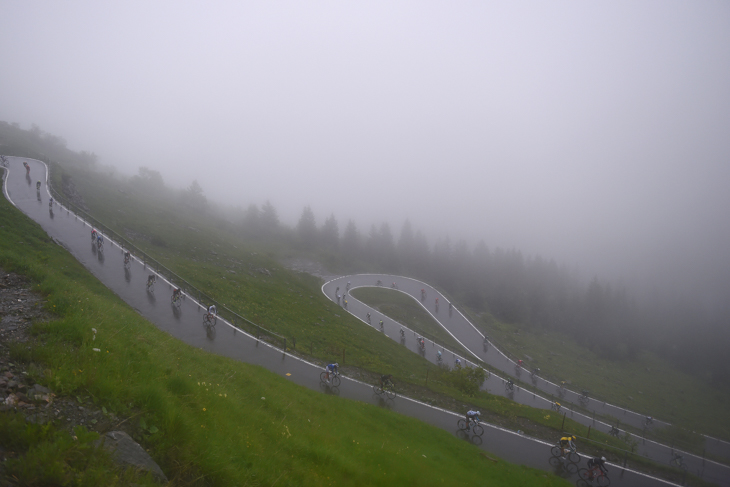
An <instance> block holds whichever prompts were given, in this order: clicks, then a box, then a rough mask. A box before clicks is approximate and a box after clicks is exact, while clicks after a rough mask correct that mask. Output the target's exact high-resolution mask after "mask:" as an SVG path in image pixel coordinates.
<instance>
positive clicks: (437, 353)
mask: <svg viewBox="0 0 730 487" xmlns="http://www.w3.org/2000/svg"><path fill="white" fill-rule="evenodd" d="M436 360H438V361H439V362H441V350H439V351H438V352H436Z"/></svg>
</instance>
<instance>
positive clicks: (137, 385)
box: [0, 200, 564, 485]
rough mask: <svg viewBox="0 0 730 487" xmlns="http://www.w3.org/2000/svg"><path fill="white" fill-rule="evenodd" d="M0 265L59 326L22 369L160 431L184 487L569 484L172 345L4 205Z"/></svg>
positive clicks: (40, 330) (50, 326) (26, 356)
mask: <svg viewBox="0 0 730 487" xmlns="http://www.w3.org/2000/svg"><path fill="white" fill-rule="evenodd" d="M19 241H22V242H24V244H23V245H18V244H17V242H19ZM0 256H2V257H0V265H2V266H3V267H4V268H6V270H13V271H16V272H20V273H23V274H26V275H28V276H29V277H30V278H31V279H32V280H33V282H34V283H35V287H36V289H37V290H38V291H40V292H41V293H43V294H45V295H46V297H47V307H48V309H49V310H50V311H52V312H54V313H55V314H56V315H57V316H58V320H56V321H53V322H51V323H43V324H41V323H39V324H36V325H34V328H33V330H34V333H35V334H36V335H37V338H39V342H40V344H39V345H37V346H35V347H33V348H31V349H30V350H28V349H27V348H25V347H16V348H14V349H13V356H14V360H18V361H25V362H33V363H35V364H39V366H38V367H35V368H34V369H33V370H35V371H36V372H35V377H33V379H35V380H37V381H38V382H39V383H43V384H46V385H48V386H50V387H52V388H53V389H54V390H55V391H56V392H57V393H59V394H88V395H90V396H91V397H93V400H94V401H95V402H96V404H97V405H99V406H104V407H106V408H107V409H108V410H111V411H114V412H115V413H117V414H119V415H137V416H134V419H133V420H132V421H137V420H138V419H143V420H144V422H145V424H146V425H147V431H148V432H149V431H150V429H152V428H151V426H154V427H155V428H156V429H157V431H156V432H155V433H149V434H148V435H146V440H145V443H146V445H145V446H146V447H148V448H150V449H151V451H152V454H153V456H154V458H155V459H156V460H157V461H158V462H159V463H160V464H161V466H162V467H163V469H164V470H165V471H166V472H167V473H168V475H169V476H170V477H172V478H174V479H176V482H177V483H183V481H190V480H193V479H197V483H199V484H216V485H243V484H244V483H246V482H248V484H249V485H268V484H271V483H273V482H277V484H278V485H291V484H296V485H329V484H332V485H335V484H336V485H360V484H382V483H383V480H384V479H387V482H388V483H392V484H394V485H416V484H418V485H441V484H446V483H459V484H466V485H471V484H475V483H477V482H480V483H484V482H487V483H489V484H490V485H564V481H562V480H560V479H558V478H556V477H554V476H551V475H549V474H546V473H545V472H541V471H534V470H530V469H525V468H522V467H517V466H514V465H510V464H506V463H504V462H499V463H497V464H493V463H491V462H488V461H485V460H484V458H483V457H482V456H481V455H480V453H479V450H477V449H476V448H474V447H473V446H471V445H469V444H467V443H464V442H461V441H458V440H457V439H455V438H454V437H453V436H452V435H450V434H448V433H446V432H444V431H441V430H439V429H436V428H432V427H430V426H428V425H425V424H423V423H421V422H419V421H416V420H412V419H409V418H407V417H403V416H400V415H397V414H395V413H392V412H390V411H387V410H382V409H378V408H376V407H372V406H369V405H365V404H361V403H357V402H353V401H349V400H344V399H340V398H337V397H332V396H327V395H322V394H318V393H315V392H312V391H309V390H305V389H302V388H300V387H298V386H295V385H293V384H291V383H289V382H288V381H287V380H286V379H285V378H282V377H278V376H276V375H274V374H272V373H269V372H268V371H266V370H264V369H261V368H259V367H254V366H249V365H246V364H242V363H238V362H235V361H233V360H230V359H227V358H224V357H219V356H215V355H210V354H208V353H205V352H203V351H200V350H197V349H195V348H192V347H189V346H187V345H185V344H183V343H181V342H179V341H177V340H175V339H173V338H171V337H170V336H169V335H166V334H165V333H163V332H161V331H159V330H157V329H156V328H155V327H154V326H153V325H151V324H150V323H149V322H147V321H145V320H144V319H143V318H141V317H140V316H139V315H138V314H137V313H135V312H134V311H133V310H132V309H130V308H129V307H128V306H127V305H126V304H124V303H123V302H121V301H120V300H119V299H118V298H117V297H116V296H114V295H113V293H112V292H111V291H109V290H108V289H106V288H105V287H104V286H103V285H102V284H101V283H99V282H98V281H97V280H96V279H95V278H93V276H91V275H89V274H88V273H87V272H86V270H85V269H83V267H82V266H81V265H80V264H79V263H78V262H76V261H75V260H74V259H73V258H72V257H71V256H70V255H69V254H68V253H66V252H65V251H64V250H63V249H61V248H60V247H58V246H56V245H54V244H53V243H51V242H50V241H49V239H48V238H47V236H46V235H45V234H44V233H43V232H42V230H40V228H39V227H37V225H35V224H33V223H32V222H29V221H28V220H27V219H26V218H25V217H23V216H22V215H20V214H19V213H18V212H17V211H15V210H14V209H12V207H11V206H10V205H9V204H8V203H7V202H6V201H5V200H2V201H0ZM92 327H95V328H96V329H97V330H98V334H97V338H96V341H94V342H92V340H91V339H92V332H91V328H92ZM92 347H98V348H101V350H102V351H101V353H97V352H94V351H92ZM264 397H265V399H262V398H264ZM2 436H3V439H2V440H0V441H6V440H7V437H6V436H5V435H2ZM35 467H36V468H41V467H43V468H46V467H49V466H47V465H40V464H35ZM49 468H50V467H49ZM21 471H22V469H19V470H18V472H21ZM36 473H37V472H36ZM100 476H101V477H100ZM102 477H103V475H101V474H99V475H98V476H97V477H96V478H102ZM381 479H383V480H381ZM108 481H109V480H108V479H107V480H105V481H104V482H102V483H106V482H108Z"/></svg>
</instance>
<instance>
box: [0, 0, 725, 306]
mask: <svg viewBox="0 0 730 487" xmlns="http://www.w3.org/2000/svg"><path fill="white" fill-rule="evenodd" d="M0 66H2V72H1V73H0V120H5V121H8V122H18V123H20V124H21V126H23V127H24V128H28V127H29V126H30V124H31V123H36V124H38V125H39V126H40V127H41V129H42V130H44V131H47V132H50V133H53V134H55V135H59V136H62V137H64V138H65V139H66V140H67V141H68V143H69V147H70V148H72V149H75V150H88V151H93V152H96V153H97V154H98V155H99V156H100V158H101V162H102V163H106V164H112V165H115V166H117V167H118V168H120V170H122V171H123V172H126V173H129V174H133V173H136V172H137V168H138V167H139V166H148V167H150V168H152V169H155V170H158V171H160V172H161V173H162V175H163V178H164V179H165V181H166V182H167V183H169V184H170V185H173V186H178V187H184V186H187V185H189V184H190V183H191V182H192V180H193V179H197V180H198V182H199V183H200V184H201V186H202V187H203V190H204V191H205V193H206V195H207V196H208V197H209V198H211V199H214V200H216V201H220V202H223V203H230V204H236V205H239V204H240V205H241V206H243V207H245V206H247V205H248V204H250V203H257V204H261V203H263V202H265V201H266V200H267V199H269V200H271V202H272V203H273V204H274V206H275V207H276V208H277V210H278V211H279V213H280V216H281V218H282V220H284V221H285V222H287V223H295V222H296V220H297V219H298V217H299V215H300V214H301V211H302V208H303V207H304V205H311V207H312V209H313V210H314V212H315V215H316V216H317V220H318V224H321V223H322V222H323V220H324V218H325V217H326V216H328V215H329V214H330V213H334V214H335V216H336V217H337V218H338V221H339V223H340V228H341V230H342V229H344V226H345V223H346V221H347V219H348V218H352V219H354V220H355V221H356V222H357V223H358V226H359V228H360V230H361V231H362V232H364V233H367V231H368V229H369V227H370V225H371V224H372V223H376V224H380V222H382V221H384V220H387V221H389V222H390V223H391V227H392V229H393V232H394V234H395V235H396V237H397V235H398V234H399V232H400V227H401V225H402V223H403V221H404V220H405V218H410V220H411V222H412V223H413V225H414V227H416V228H419V229H421V230H423V231H424V232H425V233H426V234H427V235H428V236H429V239H430V242H431V243H433V242H434V240H435V239H436V238H439V237H443V236H445V235H449V236H450V238H451V240H452V242H454V241H456V240H458V239H460V238H466V239H467V241H469V242H470V243H471V244H473V243H475V242H476V241H477V240H478V239H484V240H485V241H486V243H487V244H488V245H489V246H490V247H491V248H494V247H496V246H501V247H503V248H512V247H516V248H519V249H521V250H523V251H524V252H525V253H528V254H536V253H539V254H541V255H543V256H546V257H554V258H556V259H557V260H559V261H560V262H564V263H567V264H568V265H574V264H577V265H579V266H580V267H581V269H583V271H585V272H588V273H593V272H598V273H599V274H602V275H605V276H606V277H610V278H615V277H617V276H623V277H624V278H625V279H628V280H637V282H638V281H642V282H644V283H652V282H655V281H654V280H656V282H661V283H662V285H666V284H667V283H668V282H671V283H673V284H672V285H675V286H678V288H677V289H679V290H686V289H688V288H693V289H696V290H699V292H708V290H709V289H710V288H711V287H712V286H714V285H715V283H720V282H721V283H723V284H724V285H727V286H728V287H727V288H726V289H725V290H724V291H723V292H725V293H727V294H726V296H728V297H730V292H729V291H728V289H730V250H729V249H730V218H728V209H730V191H728V183H729V182H730V3H728V2H724V1H706V2H674V1H656V2H641V1H629V2H555V1H554V2H486V1H477V2H458V1H457V2H455V1H449V2H428V1H414V2H405V1H399V2H372V1H369V2H324V1H316V2H314V1H312V2H284V1H281V2H116V3H111V2H34V1H29V2H11V1H2V2H0ZM647 278H651V279H649V280H647ZM713 292H715V291H713Z"/></svg>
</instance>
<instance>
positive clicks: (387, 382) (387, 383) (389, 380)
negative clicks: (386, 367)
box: [380, 374, 395, 390]
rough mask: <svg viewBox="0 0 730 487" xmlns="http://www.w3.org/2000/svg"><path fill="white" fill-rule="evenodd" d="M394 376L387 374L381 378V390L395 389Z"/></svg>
mask: <svg viewBox="0 0 730 487" xmlns="http://www.w3.org/2000/svg"><path fill="white" fill-rule="evenodd" d="M394 385H395V384H393V374H386V375H381V376H380V388H381V389H383V390H385V389H386V388H387V387H393V386H394Z"/></svg>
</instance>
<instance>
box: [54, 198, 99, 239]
mask: <svg viewBox="0 0 730 487" xmlns="http://www.w3.org/2000/svg"><path fill="white" fill-rule="evenodd" d="M51 202H53V199H51ZM102 245H104V235H102V234H100V233H97V234H96V246H97V247H101V246H102Z"/></svg>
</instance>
